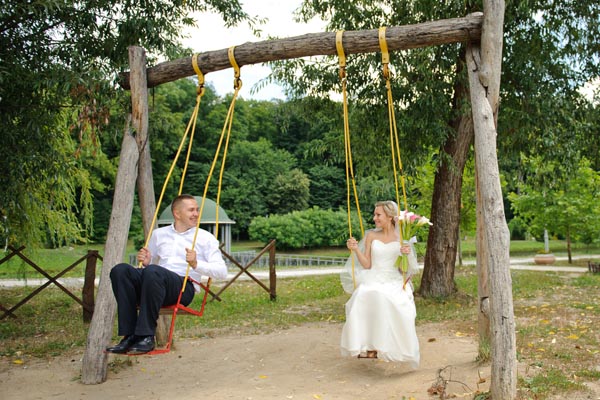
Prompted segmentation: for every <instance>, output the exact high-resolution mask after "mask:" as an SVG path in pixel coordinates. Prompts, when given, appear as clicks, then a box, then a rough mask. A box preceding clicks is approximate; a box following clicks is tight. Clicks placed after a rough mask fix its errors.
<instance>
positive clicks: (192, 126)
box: [139, 54, 204, 287]
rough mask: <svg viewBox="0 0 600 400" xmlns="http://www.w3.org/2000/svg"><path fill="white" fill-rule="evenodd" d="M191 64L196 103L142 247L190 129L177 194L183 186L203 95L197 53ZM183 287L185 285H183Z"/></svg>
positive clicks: (145, 244)
mask: <svg viewBox="0 0 600 400" xmlns="http://www.w3.org/2000/svg"><path fill="white" fill-rule="evenodd" d="M192 65H193V67H194V70H195V71H196V74H197V75H198V89H197V91H196V105H195V107H194V111H193V112H192V115H191V117H190V121H189V122H188V125H187V128H186V130H185V132H184V134H183V136H182V138H181V142H180V143H179V148H178V149H177V153H176V154H175V157H174V158H173V161H172V163H171V167H170V168H169V172H168V173H167V176H166V178H165V181H164V183H163V187H162V190H161V192H160V195H159V197H158V202H157V203H156V209H155V211H154V216H153V217H152V224H151V225H150V231H149V232H148V235H147V237H146V241H145V243H144V247H148V243H149V242H150V237H151V236H152V231H153V230H154V227H155V225H156V221H157V219H158V212H159V210H160V206H161V203H162V201H163V198H164V195H165V192H166V189H167V185H168V183H169V181H170V180H171V175H172V174H173V170H174V169H175V165H177V161H178V159H179V156H180V155H181V151H182V150H183V145H184V144H185V141H186V139H187V137H188V135H189V134H190V131H191V135H190V140H189V142H188V151H187V157H186V160H185V166H184V168H183V173H182V176H181V183H180V185H179V194H181V190H182V188H183V181H184V179H185V173H186V171H187V166H188V162H189V155H190V152H191V148H192V139H193V137H194V130H195V129H196V120H197V118H198V110H199V109H200V102H201V100H202V96H203V95H204V74H203V73H202V71H201V70H200V68H199V67H198V54H194V55H193V57H192ZM141 266H142V265H141V262H140V263H139V267H141ZM184 287H185V285H184Z"/></svg>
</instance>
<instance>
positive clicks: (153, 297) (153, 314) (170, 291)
mask: <svg viewBox="0 0 600 400" xmlns="http://www.w3.org/2000/svg"><path fill="white" fill-rule="evenodd" d="M110 281H111V283H112V289H113V293H114V294H115V298H116V299H117V312H118V315H119V317H118V320H119V331H118V334H119V336H128V335H138V336H150V335H152V336H153V335H154V332H155V331H156V323H157V320H158V314H159V312H160V308H161V307H163V306H170V305H173V304H176V303H177V299H178V298H179V293H180V292H181V286H182V285H183V276H179V275H177V274H176V273H174V272H171V271H169V270H168V269H165V268H163V267H161V266H160V265H154V264H150V265H148V266H147V267H145V268H135V267H133V266H131V265H129V264H125V263H123V264H117V265H115V266H114V267H113V269H112V270H111V271H110ZM194 292H195V291H194V285H193V284H192V282H191V281H189V280H188V282H187V284H186V288H185V291H184V292H183V294H182V295H181V304H183V305H184V306H187V305H188V304H190V303H191V302H192V300H193V298H194Z"/></svg>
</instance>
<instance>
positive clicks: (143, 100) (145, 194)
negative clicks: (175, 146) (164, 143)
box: [129, 46, 171, 346]
mask: <svg viewBox="0 0 600 400" xmlns="http://www.w3.org/2000/svg"><path fill="white" fill-rule="evenodd" d="M129 66H130V67H131V73H130V82H131V104H132V109H131V110H132V114H133V127H134V129H135V131H136V136H135V138H136V141H137V145H138V150H139V154H140V160H139V163H138V179H137V190H138V198H139V202H140V210H141V213H142V225H143V227H144V237H145V238H146V239H147V238H148V236H149V235H150V232H151V231H152V229H153V228H154V227H153V226H152V220H153V219H154V214H155V212H156V198H155V194H154V180H153V178H152V158H151V156H150V138H149V137H148V86H147V85H146V81H147V77H146V52H145V50H144V49H143V48H142V47H137V46H131V47H129ZM170 322H171V319H170V317H169V316H168V315H161V316H159V317H158V325H157V326H156V341H157V345H159V346H160V345H163V344H164V343H166V341H167V337H168V334H169V325H170Z"/></svg>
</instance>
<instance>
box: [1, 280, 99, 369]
mask: <svg viewBox="0 0 600 400" xmlns="http://www.w3.org/2000/svg"><path fill="white" fill-rule="evenodd" d="M31 291H32V289H31V288H15V289H8V290H7V289H2V290H0V303H2V304H3V305H5V306H7V305H14V304H16V303H17V302H18V300H20V299H23V298H24V297H25V296H27V295H28V294H29V293H30V292H31ZM14 313H15V315H16V316H17V318H11V317H7V318H5V319H4V320H2V321H1V322H0V356H3V357H14V356H16V355H24V354H26V355H30V356H34V357H43V358H44V357H49V356H57V355H60V354H63V353H65V352H66V351H68V350H69V349H71V348H74V347H82V346H83V345H84V344H85V340H86V334H87V329H88V328H87V325H86V324H84V323H83V318H82V310H81V306H80V305H79V304H78V303H76V302H75V301H74V300H73V299H71V298H70V297H69V296H67V295H66V294H65V293H64V292H62V291H61V290H59V289H48V288H47V289H45V290H43V291H42V292H40V293H39V294H38V295H37V296H34V297H33V298H32V299H31V300H30V301H29V302H28V303H26V304H25V305H23V306H21V307H20V308H19V309H17V310H16V311H15V312H14Z"/></svg>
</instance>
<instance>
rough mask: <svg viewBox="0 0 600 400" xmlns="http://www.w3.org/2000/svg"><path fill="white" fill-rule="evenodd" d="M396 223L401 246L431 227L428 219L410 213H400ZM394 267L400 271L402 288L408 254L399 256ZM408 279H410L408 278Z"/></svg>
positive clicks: (405, 280)
mask: <svg viewBox="0 0 600 400" xmlns="http://www.w3.org/2000/svg"><path fill="white" fill-rule="evenodd" d="M395 220H396V223H397V224H399V226H398V228H399V230H400V235H401V236H402V245H403V246H404V245H407V244H409V243H410V242H409V241H410V238H412V237H413V236H416V234H417V232H418V231H419V230H420V229H421V228H423V227H425V226H427V227H428V226H430V225H433V224H432V223H431V221H429V218H427V217H423V216H421V215H417V214H415V213H413V212H410V211H400V215H398V216H397V217H396V218H395ZM396 266H397V267H398V268H399V269H400V270H401V271H402V277H403V278H404V285H403V287H404V286H406V283H407V282H408V280H407V279H406V273H407V272H408V254H403V253H402V254H400V256H399V257H398V259H397V260H396ZM408 279H410V277H409V278H408Z"/></svg>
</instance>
